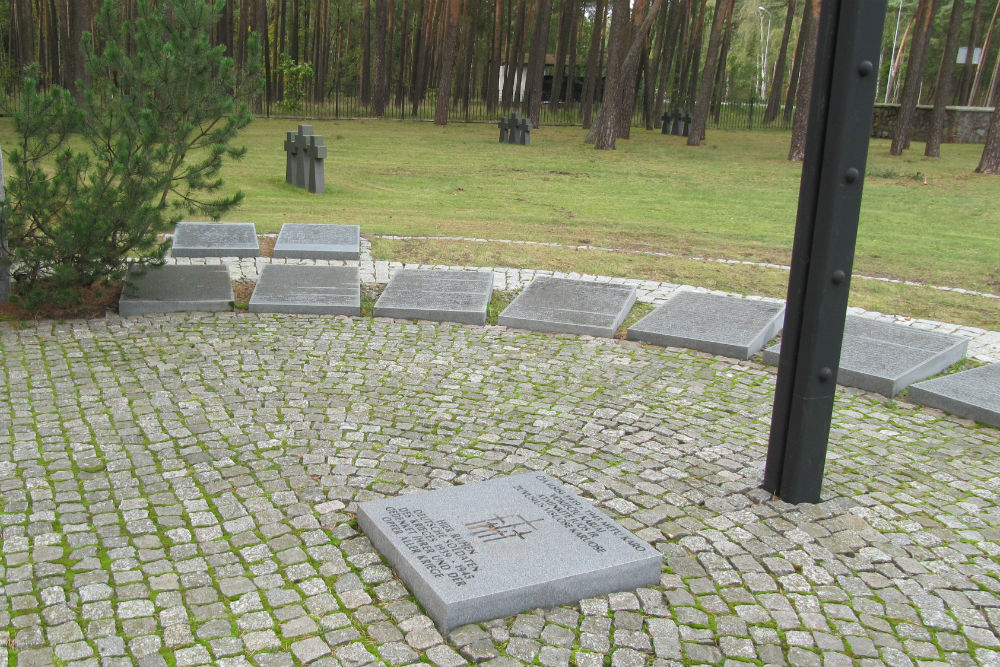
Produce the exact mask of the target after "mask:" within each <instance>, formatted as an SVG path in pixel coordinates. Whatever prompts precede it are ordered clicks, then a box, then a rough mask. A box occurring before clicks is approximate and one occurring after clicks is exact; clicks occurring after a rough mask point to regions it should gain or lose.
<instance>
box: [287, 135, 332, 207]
mask: <svg viewBox="0 0 1000 667" xmlns="http://www.w3.org/2000/svg"><path fill="white" fill-rule="evenodd" d="M285 153H286V154H287V155H286V156H285V182H286V183H288V184H289V185H294V186H295V187H298V188H302V189H303V190H308V191H309V192H312V193H313V194H322V193H323V192H324V191H325V190H326V183H325V174H324V169H323V161H324V160H325V159H326V146H325V145H324V144H323V137H321V136H319V135H315V134H313V126H312V125H299V129H298V131H297V132H288V133H286V135H285Z"/></svg>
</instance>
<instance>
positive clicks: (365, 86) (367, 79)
mask: <svg viewBox="0 0 1000 667" xmlns="http://www.w3.org/2000/svg"><path fill="white" fill-rule="evenodd" d="M361 4H362V8H361V104H363V105H364V106H366V107H367V106H368V105H369V104H371V101H372V79H371V69H372V65H371V62H372V11H371V0H361Z"/></svg>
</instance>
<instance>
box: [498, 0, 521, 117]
mask: <svg viewBox="0 0 1000 667" xmlns="http://www.w3.org/2000/svg"><path fill="white" fill-rule="evenodd" d="M515 2H516V0H509V1H508V2H507V31H508V32H509V30H510V23H511V19H512V18H513V19H514V35H513V36H511V35H509V34H508V35H507V46H506V48H505V49H504V62H505V65H504V68H503V91H502V94H501V104H502V105H503V111H504V113H507V112H508V111H510V109H511V107H512V106H513V104H514V80H515V78H516V77H517V69H518V67H519V65H515V61H516V60H517V56H515V55H514V44H515V42H517V41H518V33H519V32H520V31H522V30H524V3H525V0H521V2H520V3H517V4H516V5H515V4H514V3H515ZM515 7H517V12H518V13H517V16H513V14H514V11H515Z"/></svg>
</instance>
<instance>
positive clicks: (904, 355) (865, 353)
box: [764, 315, 969, 397]
mask: <svg viewBox="0 0 1000 667" xmlns="http://www.w3.org/2000/svg"><path fill="white" fill-rule="evenodd" d="M968 345H969V341H968V340H967V339H965V338H961V337H959V336H952V335H950V334H943V333H939V332H937V331H924V330H922V329H915V328H913V327H905V326H901V325H898V324H892V323H891V322H880V321H878V320H871V319H868V318H866V317H858V316H856V315H848V316H847V321H846V323H845V325H844V342H843V344H842V345H841V349H840V368H839V370H838V371H837V384H841V385H844V386H845V387H857V388H858V389H864V390H865V391H872V392H875V393H878V394H882V395H883V396H889V397H892V396H895V395H896V394H898V393H899V392H901V391H903V390H904V389H906V388H907V387H908V386H909V385H911V384H913V383H914V382H917V381H918V380H923V379H925V378H928V377H930V376H932V375H937V374H938V373H940V372H941V371H943V370H944V369H946V368H948V367H949V366H951V365H952V364H954V363H957V362H958V361H960V360H961V359H962V358H963V357H965V350H966V348H967V347H968ZM780 353H781V344H780V343H779V344H777V345H772V346H771V347H769V348H767V349H766V350H764V363H768V364H777V363H778V358H779V355H780Z"/></svg>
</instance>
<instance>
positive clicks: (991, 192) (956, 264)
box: [0, 120, 1000, 329]
mask: <svg viewBox="0 0 1000 667" xmlns="http://www.w3.org/2000/svg"><path fill="white" fill-rule="evenodd" d="M313 125H314V128H315V131H316V133H317V134H322V135H323V136H324V137H325V141H326V145H327V147H328V157H327V159H326V192H325V193H324V194H322V195H309V194H307V193H305V192H304V191H301V190H298V189H296V188H294V187H292V186H288V185H286V184H285V182H284V164H285V160H284V157H285V156H284V151H283V149H282V143H283V140H284V133H285V131H287V130H294V129H295V127H296V121H293V120H258V121H255V122H254V123H253V124H252V125H251V126H250V127H249V128H248V129H247V130H245V131H244V133H243V135H242V140H243V142H244V143H245V144H246V146H247V147H248V149H249V150H248V153H247V156H246V158H245V159H244V160H243V161H241V162H240V163H237V164H233V165H229V166H227V167H226V168H225V169H224V171H223V177H224V178H225V180H226V181H227V184H228V186H230V187H239V188H240V189H242V190H243V191H244V192H245V193H246V195H247V196H246V200H245V202H244V204H243V206H242V208H241V209H240V210H238V211H234V212H233V213H232V214H230V215H229V216H228V217H227V219H228V220H233V221H236V220H240V221H251V222H254V223H256V224H257V229H258V231H277V230H278V229H279V228H280V226H281V224H282V223H284V222H326V223H350V224H359V225H361V230H362V233H363V234H367V235H375V234H399V235H431V236H473V237H486V238H497V239H523V240H535V241H552V242H558V243H563V244H568V245H578V244H587V245H597V246H605V247H612V248H621V249H629V250H655V251H666V252H670V253H677V254H680V255H687V256H701V257H724V258H731V259H745V260H752V261H758V262H772V263H777V264H787V263H788V262H789V257H790V250H791V245H792V235H793V232H794V226H795V214H796V205H797V198H798V188H799V174H800V169H801V165H800V164H798V163H790V162H788V161H787V160H786V159H785V155H786V153H787V150H788V141H789V137H788V134H787V133H784V132H753V133H750V132H739V131H714V132H710V133H709V135H708V139H707V141H706V142H705V143H704V144H703V145H702V146H701V147H699V148H690V147H688V146H686V145H685V144H684V140H683V139H682V138H680V137H671V136H663V135H661V134H659V133H658V132H656V133H653V132H646V131H644V130H634V131H633V135H632V136H633V138H632V139H631V140H629V141H619V143H618V146H619V149H618V150H617V151H613V152H606V151H595V150H593V148H592V146H589V145H586V144H584V142H583V136H584V131H583V130H581V129H580V128H573V127H543V128H540V129H538V130H535V131H534V132H533V133H532V146H530V147H527V148H525V147H520V146H510V145H505V144H499V143H498V142H497V130H496V128H495V127H493V126H490V125H484V124H477V125H466V124H460V123H455V124H451V125H448V126H447V127H444V128H441V127H437V126H434V125H432V124H430V123H423V122H414V121H404V122H400V121H314V122H313ZM11 140H12V136H11V131H10V121H9V120H4V121H3V122H2V123H0V141H3V143H4V145H9V143H10V142H11ZM888 151H889V144H888V142H887V141H883V140H873V142H872V147H871V152H870V157H869V162H868V177H867V179H866V183H865V194H864V202H863V206H862V213H861V227H860V230H859V236H858V247H857V255H856V261H855V272H856V273H861V274H868V275H873V276H885V277H891V278H898V279H902V280H910V281H916V282H920V283H924V284H928V285H948V286H952V287H962V288H966V289H971V290H976V291H982V292H989V293H994V294H996V293H1000V178H998V177H996V176H985V175H980V174H975V173H974V172H973V168H974V167H975V165H976V164H977V163H978V159H979V155H980V153H981V151H982V147H981V146H978V145H968V146H967V145H945V146H943V147H942V154H943V157H942V158H940V159H938V160H930V159H927V158H924V157H922V151H923V145H922V144H920V143H914V145H913V148H912V149H911V150H910V151H908V152H907V154H906V155H905V156H903V157H899V158H893V157H890V156H889V154H888ZM375 252H376V254H377V255H379V256H383V257H388V258H390V259H395V260H401V261H420V262H432V263H447V264H452V263H455V264H480V265H505V266H525V267H532V268H553V269H561V270H577V271H586V272H590V273H601V274H606V275H628V276H632V277H636V278H648V279H656V280H671V281H674V282H693V283H695V284H699V285H705V286H708V287H717V288H720V289H727V290H731V291H734V292H745V293H757V294H769V295H773V296H783V295H784V283H785V282H786V281H787V273H786V272H783V271H779V270H767V269H758V268H755V267H746V266H739V265H718V264H709V263H706V262H692V261H689V260H683V259H678V258H654V257H647V256H640V255H623V254H620V253H599V252H582V251H574V250H571V249H560V248H537V247H536V248H526V247H525V246H497V245H483V244H472V243H456V242H437V241H434V242H405V241H387V240H377V241H376V243H375ZM852 291H853V298H852V302H853V303H855V304H857V305H861V306H863V307H866V308H871V309H876V310H882V311H884V312H895V313H902V314H907V315H914V316H920V317H932V318H936V319H946V320H951V321H957V322H964V323H968V324H974V325H978V326H985V327H989V328H993V329H998V328H1000V303H998V300H996V299H984V298H981V297H967V296H962V295H955V294H948V293H942V292H938V291H934V290H929V289H926V288H917V287H907V286H891V285H888V286H887V285H885V284H882V283H872V282H871V281H861V280H855V281H854V282H853V284H852Z"/></svg>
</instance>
